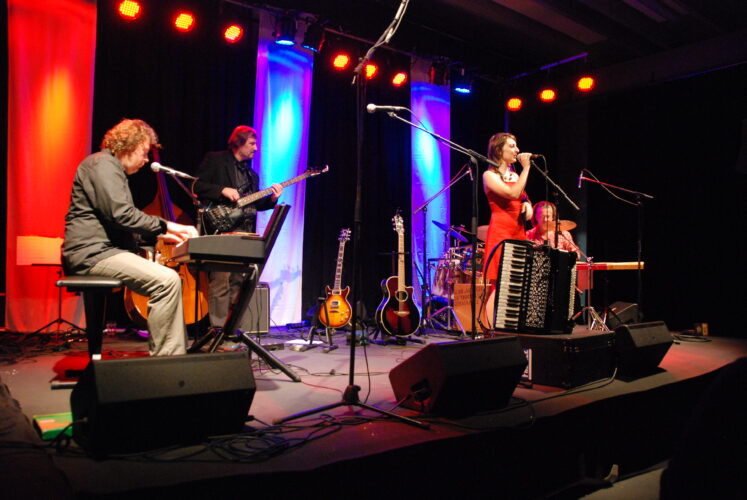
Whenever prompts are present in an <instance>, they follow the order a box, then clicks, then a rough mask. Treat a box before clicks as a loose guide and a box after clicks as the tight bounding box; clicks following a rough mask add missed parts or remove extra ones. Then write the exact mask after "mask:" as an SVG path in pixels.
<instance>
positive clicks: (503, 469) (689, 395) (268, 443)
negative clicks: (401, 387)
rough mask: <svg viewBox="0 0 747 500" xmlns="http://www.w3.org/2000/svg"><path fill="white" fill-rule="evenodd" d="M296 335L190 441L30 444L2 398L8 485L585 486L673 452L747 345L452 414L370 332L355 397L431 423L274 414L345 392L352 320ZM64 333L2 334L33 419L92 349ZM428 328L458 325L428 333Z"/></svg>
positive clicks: (387, 492) (283, 490)
mask: <svg viewBox="0 0 747 500" xmlns="http://www.w3.org/2000/svg"><path fill="white" fill-rule="evenodd" d="M574 333H575V332H574ZM578 334H579V335H584V334H588V332H583V331H581V332H578ZM300 335H301V334H300V332H294V331H287V330H285V329H279V330H275V329H273V330H272V331H271V332H270V334H269V335H265V336H263V337H262V339H261V342H262V344H263V345H278V346H279V345H284V346H285V348H284V349H279V350H274V351H272V353H273V354H274V355H275V356H276V357H277V359H279V360H280V361H282V362H283V363H285V364H286V365H287V366H289V367H290V368H291V369H292V370H294V371H295V373H297V374H298V375H299V376H300V377H301V379H302V383H295V382H293V381H291V380H290V379H289V378H288V377H287V376H286V375H285V374H283V373H281V372H279V371H276V370H268V369H267V367H266V366H264V365H262V364H260V363H258V362H257V361H256V356H255V357H254V358H253V360H254V361H253V366H254V377H255V380H256V388H257V390H256V394H255V396H254V400H253V402H252V404H251V407H250V412H249V413H250V415H251V416H253V417H254V420H253V421H250V422H248V423H247V427H246V429H245V430H246V432H245V433H243V434H239V435H236V436H232V437H229V438H224V439H221V440H213V441H211V442H210V443H207V444H202V445H199V446H189V447H181V448H172V449H168V450H160V451H158V452H150V453H144V454H135V455H129V456H126V457H117V458H107V459H104V460H95V459H92V458H89V457H87V456H86V455H85V454H84V453H83V452H82V450H81V449H80V448H78V447H77V445H75V444H74V443H73V444H70V445H69V446H68V447H63V448H62V449H59V450H53V449H51V448H50V447H48V446H47V447H44V448H41V449H42V450H43V452H39V449H40V448H38V447H34V448H32V449H29V448H28V446H27V445H26V444H24V443H30V442H32V441H33V440H32V439H30V438H29V437H28V433H24V432H23V431H20V430H19V429H21V427H22V426H20V427H19V426H18V425H16V426H12V425H8V424H7V422H11V421H12V418H10V417H8V413H9V412H10V413H12V410H13V408H12V406H13V405H12V404H9V403H8V401H9V399H8V397H7V396H6V398H5V399H4V413H5V415H4V417H5V418H4V422H6V425H5V426H4V429H3V433H4V437H3V438H2V439H3V442H4V443H5V446H4V449H3V450H2V453H1V454H0V463H1V464H2V467H0V470H2V472H3V473H4V474H3V475H5V476H6V477H7V478H10V483H8V482H7V480H6V483H5V484H10V485H11V486H12V487H11V489H10V490H8V491H11V492H12V491H14V490H13V488H15V489H17V490H18V491H26V488H27V487H29V488H30V485H31V484H32V482H33V484H34V485H35V486H34V488H37V487H38V488H41V491H40V493H38V494H34V496H35V497H36V498H40V497H43V496H47V495H45V493H49V491H45V489H46V490H51V491H53V492H56V493H59V495H60V497H64V495H63V493H64V492H65V491H66V488H68V487H69V492H70V494H71V495H75V496H77V497H79V498H129V497H134V496H137V497H138V498H143V497H145V498H150V497H156V496H158V497H162V496H163V495H164V494H168V495H182V496H184V497H185V498H215V497H217V496H219V495H220V496H221V497H224V498H238V497H247V496H249V495H260V494H262V495H265V494H267V495H269V494H271V495H272V496H273V497H274V498H304V497H306V496H310V497H312V496H313V497H320V496H326V497H329V498H347V497H351V496H355V497H362V498H373V497H377V498H381V497H390V498H402V497H405V496H412V495H415V496H416V497H429V498H455V497H463V496H474V497H477V498H488V497H489V498H543V497H552V496H553V495H554V496H555V497H556V498H564V497H565V498H570V497H574V495H576V496H578V495H577V494H576V493H578V491H582V490H583V489H582V490H575V493H574V490H573V488H569V486H570V485H572V484H586V485H587V488H586V489H585V491H589V490H592V489H594V488H595V487H602V486H603V485H604V483H603V482H602V481H601V478H603V477H605V476H606V475H607V474H608V473H609V471H610V469H611V467H612V466H613V465H617V466H618V470H619V473H620V474H621V475H632V474H635V473H636V472H637V471H641V470H644V469H646V468H649V467H651V466H653V465H655V464H657V463H661V462H662V461H663V460H666V459H667V458H669V457H670V455H671V452H672V447H673V444H674V443H675V441H676V440H677V437H678V436H679V435H680V431H681V427H682V424H683V422H684V421H685V420H686V419H687V418H688V417H689V415H690V413H691V410H692V408H693V407H694V405H695V404H696V402H697V401H698V399H699V397H700V395H701V394H702V392H703V390H704V388H705V387H706V385H707V384H708V383H709V382H710V381H711V379H712V378H713V376H714V374H715V373H716V372H717V371H718V370H719V368H721V367H723V366H725V365H727V364H729V363H731V362H732V361H734V360H736V359H738V358H740V357H743V356H747V341H744V340H741V339H734V338H716V337H711V338H707V339H706V340H707V341H697V342H696V341H684V340H683V341H678V342H675V344H673V345H672V346H671V348H670V349H669V351H668V353H667V354H666V356H665V358H664V360H663V361H662V363H661V365H660V369H659V371H658V372H656V373H654V374H651V375H648V376H645V377H639V378H636V379H630V380H626V381H624V380H619V379H602V380H598V381H595V382H592V383H589V384H586V385H583V386H579V387H574V388H572V389H569V390H565V389H561V388H558V387H550V386H539V385H534V386H525V385H521V384H520V385H519V386H518V387H517V388H516V390H515V391H514V393H513V397H512V398H511V401H510V402H509V406H508V407H507V408H503V409H500V410H491V411H485V412H480V413H478V414H474V415H467V416H463V417H459V418H446V417H442V416H429V415H423V414H421V413H418V412H416V411H413V410H408V409H403V408H397V407H396V401H395V397H394V394H393V391H392V387H391V385H390V382H389V377H388V375H389V372H390V371H391V370H392V368H394V367H395V366H398V365H400V364H401V363H402V362H403V361H404V360H406V359H407V358H409V357H410V356H412V355H413V354H415V353H416V352H418V351H419V350H420V349H423V346H422V345H419V344H414V343H407V345H396V344H392V345H376V344H370V345H368V346H367V347H365V349H364V348H362V347H358V348H356V350H355V354H356V359H355V372H356V373H355V383H356V385H359V386H360V387H361V391H360V399H361V400H364V401H366V402H367V403H368V404H371V405H374V406H377V407H378V408H381V409H384V410H392V411H394V412H395V413H397V414H401V415H407V416H411V417H414V418H417V419H419V420H420V421H423V422H427V423H428V424H429V425H430V428H429V429H422V428H418V427H415V426H412V425H408V424H405V423H402V422H400V421H398V420H396V419H392V418H382V417H381V416H380V415H378V414H377V413H375V412H372V411H368V410H360V409H357V408H352V407H349V406H342V407H339V408H336V409H334V410H331V411H328V412H327V413H325V414H316V415H313V416H310V417H306V418H304V419H302V420H298V421H294V422H291V423H288V424H286V425H284V426H281V427H277V426H272V425H271V422H273V421H274V420H276V419H279V418H282V417H285V416H288V415H290V414H294V413H296V412H300V411H304V410H308V409H312V408H316V407H318V406H321V405H326V404H330V403H336V402H339V401H341V400H342V392H343V391H344V390H345V388H346V387H347V385H348V381H349V375H348V373H349V367H350V364H349V363H350V359H349V355H350V348H349V347H348V346H347V345H346V338H347V334H345V333H342V332H339V333H338V334H337V335H335V337H334V342H335V344H336V345H338V346H339V348H338V349H336V350H332V351H330V352H324V351H323V350H322V349H321V348H316V349H311V350H308V351H305V352H298V351H294V350H291V349H290V348H289V347H288V345H287V344H285V342H287V341H289V340H292V339H294V338H299V337H300ZM59 340H61V339H58V338H55V335H54V334H46V335H45V336H43V337H41V338H32V339H25V340H24V339H23V337H22V336H17V335H13V334H10V333H7V334H5V335H4V340H3V341H2V346H3V348H4V358H5V361H6V362H5V363H4V365H3V367H2V371H0V378H1V379H2V382H3V383H4V384H6V385H7V386H8V388H9V391H10V395H11V396H12V398H14V399H15V400H17V401H18V403H19V404H20V410H21V411H22V412H23V414H24V415H26V416H27V417H29V418H31V417H33V416H34V415H45V414H53V413H61V412H68V411H70V403H69V398H70V390H69V389H62V390H52V389H51V388H50V387H51V384H52V382H54V381H55V379H56V378H58V375H59V374H60V373H64V371H65V370H66V369H68V368H80V367H82V366H83V365H84V364H85V363H86V359H87V358H86V353H85V348H86V345H85V343H82V342H81V343H73V344H69V345H61V344H60V343H59V342H58V341H59ZM422 340H424V341H425V342H426V343H433V342H449V341H453V340H454V337H453V336H451V335H448V334H445V333H439V332H435V331H434V332H430V333H429V334H428V335H425V336H423V337H422ZM224 347H225V348H226V349H227V350H231V349H241V348H242V346H241V345H240V344H239V345H234V344H228V343H227V344H224ZM55 349H61V350H59V351H55ZM104 349H105V357H108V358H127V357H136V356H142V355H143V354H144V353H145V351H146V350H147V347H146V343H145V342H144V341H142V340H138V339H137V338H135V337H123V336H119V337H116V336H115V337H108V338H106V340H105V344H104ZM470 389H471V388H470V387H463V388H462V390H463V391H465V393H469V391H470ZM475 397H479V395H475ZM9 418H10V420H9ZM135 420H136V421H132V422H130V423H129V424H130V426H131V427H130V428H129V429H128V430H127V431H128V432H137V429H138V428H142V429H146V428H148V426H149V425H151V424H150V422H151V420H152V419H151V418H149V415H147V414H144V415H139V416H138V417H137V418H136V419H135ZM133 429H134V430H133ZM19 436H20V437H19ZM8 443H10V444H8ZM19 457H22V459H20V458H19ZM47 457H51V460H50V459H49V458H47ZM32 470H33V473H30V471H32ZM60 472H61V474H60ZM45 478H46V479H45ZM589 485H591V486H589ZM594 485H596V486H594ZM28 491H32V490H30V489H29V490H28ZM558 492H561V493H558ZM19 497H23V495H21V496H19ZM48 497H49V498H55V497H56V496H55V495H54V494H53V495H51V496H48Z"/></svg>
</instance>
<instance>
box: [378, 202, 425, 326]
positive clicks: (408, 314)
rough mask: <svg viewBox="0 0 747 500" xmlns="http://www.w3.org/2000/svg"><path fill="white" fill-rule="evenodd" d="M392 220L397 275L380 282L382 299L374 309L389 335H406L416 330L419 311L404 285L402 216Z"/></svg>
mask: <svg viewBox="0 0 747 500" xmlns="http://www.w3.org/2000/svg"><path fill="white" fill-rule="evenodd" d="M392 222H393V223H394V230H395V231H396V232H397V235H398V244H397V276H391V277H390V278H388V279H386V280H384V281H382V282H381V290H382V292H383V293H384V299H383V300H382V301H381V304H379V307H378V308H377V309H376V323H377V325H378V326H379V328H381V330H382V331H384V332H386V333H388V334H389V335H395V336H398V337H406V336H408V335H412V334H413V333H415V332H416V331H417V330H418V327H419V326H420V311H418V307H417V306H416V305H415V302H413V300H412V287H411V286H406V285H405V228H404V225H403V224H402V216H401V215H399V214H397V215H395V216H394V218H393V219H392Z"/></svg>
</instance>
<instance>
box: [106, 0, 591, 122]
mask: <svg viewBox="0 0 747 500" xmlns="http://www.w3.org/2000/svg"><path fill="white" fill-rule="evenodd" d="M117 10H118V12H119V15H120V16H121V17H122V18H123V19H125V20H128V21H134V20H136V19H139V18H140V16H141V14H142V12H143V7H142V5H141V3H140V2H138V1H137V0H122V1H121V2H119V4H118V5H117ZM196 23H197V18H196V16H195V15H194V14H193V13H192V12H190V11H188V10H180V11H177V12H176V13H175V14H174V17H173V25H174V28H175V29H176V30H177V31H180V32H183V33H186V32H189V31H191V30H192V29H193V28H194V27H195V26H196ZM243 36H244V28H243V27H242V26H241V25H240V24H236V23H229V24H227V25H225V26H224V27H223V38H224V39H225V40H226V42H228V43H236V42H238V41H239V40H241V38H242V37H243ZM273 36H274V37H275V43H277V44H279V45H287V46H291V45H295V43H296V18H295V17H294V16H293V15H290V14H284V15H279V16H277V20H276V23H275V31H274V32H273ZM324 42H325V28H324V25H323V24H322V23H321V22H313V23H309V26H308V28H307V29H306V33H305V34H304V38H303V41H302V42H301V46H302V47H304V48H306V49H308V50H310V51H312V52H314V53H318V52H319V51H321V50H322V47H323V46H324ZM352 61H353V58H352V56H351V55H350V53H347V52H344V51H338V52H336V53H334V54H333V55H332V57H331V58H330V64H331V66H332V68H333V69H335V70H337V71H340V72H343V71H346V70H349V69H350V67H351V63H352ZM381 73H382V71H380V69H379V67H378V65H376V64H375V63H373V62H369V63H367V64H366V65H365V67H364V75H365V77H366V79H368V80H373V79H375V78H377V77H379V76H380V74H381ZM450 73H451V79H450V78H449V76H450ZM408 79H409V75H408V73H407V72H406V71H401V70H400V71H395V72H393V73H392V74H391V78H390V83H391V85H392V86H394V87H402V86H403V85H404V84H405V83H407V80H408ZM473 79H474V77H473V75H471V74H470V72H469V71H467V70H466V69H465V68H457V69H456V71H453V72H452V71H450V67H449V65H448V63H446V62H445V61H443V60H436V61H434V62H433V64H432V66H431V68H430V74H429V80H430V83H432V84H438V85H446V84H448V83H451V88H452V90H454V92H458V93H460V94H469V93H471V92H472V82H473ZM449 80H451V82H449ZM595 83H596V82H595V80H594V78H593V77H592V76H589V75H584V76H582V77H580V78H579V79H578V81H577V82H576V89H577V90H578V91H579V92H581V93H589V92H591V91H592V90H593V89H594V87H595ZM557 97H558V92H557V91H556V90H555V89H554V88H551V87H545V88H543V89H541V90H540V91H539V92H538V94H537V98H538V100H539V101H540V102H543V103H546V104H549V103H552V102H555V100H556V99H557ZM505 105H506V109H508V110H509V111H520V110H521V109H522V107H523V106H524V99H522V98H521V97H520V96H518V95H517V96H510V97H509V98H508V99H507V100H506V103H505Z"/></svg>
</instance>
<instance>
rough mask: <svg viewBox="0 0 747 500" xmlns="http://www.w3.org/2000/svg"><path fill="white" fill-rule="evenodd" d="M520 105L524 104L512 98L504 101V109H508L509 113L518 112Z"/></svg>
mask: <svg viewBox="0 0 747 500" xmlns="http://www.w3.org/2000/svg"><path fill="white" fill-rule="evenodd" d="M522 104H524V103H523V102H522V100H521V99H520V98H518V97H512V98H510V99H509V100H508V101H506V107H507V108H508V109H509V111H519V110H520V109H521V106H522Z"/></svg>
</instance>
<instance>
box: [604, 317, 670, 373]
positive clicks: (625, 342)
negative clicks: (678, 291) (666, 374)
mask: <svg viewBox="0 0 747 500" xmlns="http://www.w3.org/2000/svg"><path fill="white" fill-rule="evenodd" d="M671 345H672V334H671V333H669V328H667V325H666V324H664V322H663V321H654V322H651V323H633V324H630V325H620V326H618V327H617V328H615V351H616V353H617V375H618V376H620V377H622V378H625V377H637V376H642V375H648V374H650V373H653V372H655V371H656V369H657V367H658V366H659V363H661V360H662V359H664V356H665V355H666V353H667V351H668V350H669V347H670V346H671Z"/></svg>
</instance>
